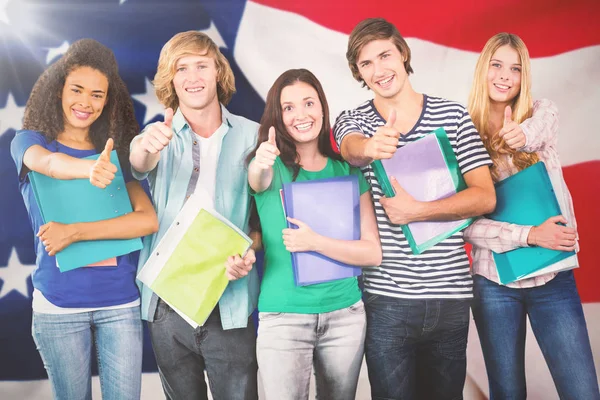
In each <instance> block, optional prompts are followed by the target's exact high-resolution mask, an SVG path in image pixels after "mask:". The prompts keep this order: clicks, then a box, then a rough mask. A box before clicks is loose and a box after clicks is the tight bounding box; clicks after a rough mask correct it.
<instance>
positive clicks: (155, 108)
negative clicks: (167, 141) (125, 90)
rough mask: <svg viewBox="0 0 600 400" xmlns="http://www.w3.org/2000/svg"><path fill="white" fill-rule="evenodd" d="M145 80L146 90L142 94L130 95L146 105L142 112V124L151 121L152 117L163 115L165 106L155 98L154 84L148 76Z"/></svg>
mask: <svg viewBox="0 0 600 400" xmlns="http://www.w3.org/2000/svg"><path fill="white" fill-rule="evenodd" d="M145 80H146V92H145V93H142V94H134V95H131V97H133V98H134V99H135V100H137V101H139V102H140V103H142V104H143V105H144V107H146V113H145V114H144V125H146V124H147V123H148V122H150V121H152V120H153V119H154V117H156V116H159V115H163V113H164V112H165V108H164V107H163V105H162V104H160V102H159V101H158V99H157V98H156V95H155V94H154V86H152V82H150V80H149V79H148V78H145Z"/></svg>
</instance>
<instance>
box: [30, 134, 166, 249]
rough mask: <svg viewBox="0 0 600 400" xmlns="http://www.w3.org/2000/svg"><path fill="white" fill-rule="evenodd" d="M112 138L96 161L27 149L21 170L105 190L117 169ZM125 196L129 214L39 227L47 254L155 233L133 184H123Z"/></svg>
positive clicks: (145, 201) (150, 210) (150, 211)
mask: <svg viewBox="0 0 600 400" xmlns="http://www.w3.org/2000/svg"><path fill="white" fill-rule="evenodd" d="M112 142H113V141H112V139H109V140H108V142H107V145H106V147H105V149H104V151H103V152H102V154H101V155H100V157H98V160H96V161H93V160H89V159H80V158H77V157H72V156H69V155H67V154H64V153H59V152H56V153H53V152H51V151H48V150H46V149H44V148H43V147H41V146H38V145H34V146H31V147H30V148H29V149H28V150H27V151H26V152H25V155H24V156H23V164H24V167H25V168H23V171H25V172H28V171H35V172H37V173H40V174H43V175H46V176H50V177H52V178H54V179H61V180H70V179H85V178H89V179H90V183H91V184H93V185H94V186H98V187H100V188H105V187H106V186H107V185H109V184H110V183H111V182H112V179H114V177H115V172H117V167H116V166H115V165H114V164H112V163H111V161H110V152H111V150H112ZM126 187H127V193H128V194H129V199H130V201H131V205H132V209H133V212H131V213H128V214H125V215H122V216H119V217H116V218H112V219H107V220H101V221H95V222H80V223H74V224H62V223H58V222H48V223H47V224H44V225H42V226H41V227H40V229H39V231H38V232H37V236H38V237H39V238H40V240H41V241H42V243H44V245H45V246H46V251H47V252H48V254H49V255H51V256H53V255H56V253H58V252H59V251H61V250H64V249H65V248H66V247H68V246H69V245H71V244H72V243H75V242H79V241H87V240H104V239H132V238H139V237H142V236H146V235H149V234H151V233H154V232H156V231H157V230H158V219H157V217H156V213H155V212H154V207H153V206H152V203H151V201H150V199H149V198H148V196H146V193H145V192H144V189H143V188H142V186H141V185H140V183H139V182H137V181H131V182H129V183H127V185H126Z"/></svg>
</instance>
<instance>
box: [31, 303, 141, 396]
mask: <svg viewBox="0 0 600 400" xmlns="http://www.w3.org/2000/svg"><path fill="white" fill-rule="evenodd" d="M32 334H33V339H34V341H35V344H36V346H37V349H38V351H39V352H40V355H41V357H42V361H43V362H44V367H45V368H46V371H47V372H48V378H49V379H50V382H51V384H52V391H53V393H54V399H56V400H61V399H68V400H79V399H81V400H84V399H85V400H91V398H92V370H91V369H92V357H96V358H97V362H98V372H99V375H100V388H101V390H102V398H103V399H104V400H134V399H139V398H140V391H141V384H142V346H143V330H142V320H141V319H140V309H139V307H130V308H123V309H119V310H105V311H92V312H85V313H77V314H40V313H35V312H34V313H33V323H32ZM92 344H94V347H95V349H96V354H92Z"/></svg>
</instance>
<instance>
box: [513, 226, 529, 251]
mask: <svg viewBox="0 0 600 400" xmlns="http://www.w3.org/2000/svg"><path fill="white" fill-rule="evenodd" d="M531 228H532V226H531V225H526V226H517V227H516V229H515V230H514V231H513V240H514V241H515V242H516V243H518V244H519V246H520V247H530V246H529V244H528V243H527V238H528V237H529V232H531Z"/></svg>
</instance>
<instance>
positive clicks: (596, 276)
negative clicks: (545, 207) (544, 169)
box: [563, 161, 600, 303]
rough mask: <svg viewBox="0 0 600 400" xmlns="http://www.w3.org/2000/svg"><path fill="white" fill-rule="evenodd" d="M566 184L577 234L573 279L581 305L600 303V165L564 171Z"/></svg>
mask: <svg viewBox="0 0 600 400" xmlns="http://www.w3.org/2000/svg"><path fill="white" fill-rule="evenodd" d="M563 174H564V176H565V181H566V182H567V186H568V187H569V191H570V192H571V195H572V196H573V205H574V206H575V217H576V218H577V231H578V233H579V246H580V248H581V251H580V252H579V265H580V267H579V268H578V269H576V270H575V279H576V280H577V287H578V289H579V295H580V296H581V300H582V301H583V302H584V303H592V302H600V290H598V283H599V282H600V268H599V267H600V261H599V257H598V249H597V248H596V246H598V229H599V227H600V208H599V206H598V199H600V184H599V182H600V161H590V162H586V163H581V164H574V165H570V166H568V167H565V168H563Z"/></svg>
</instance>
